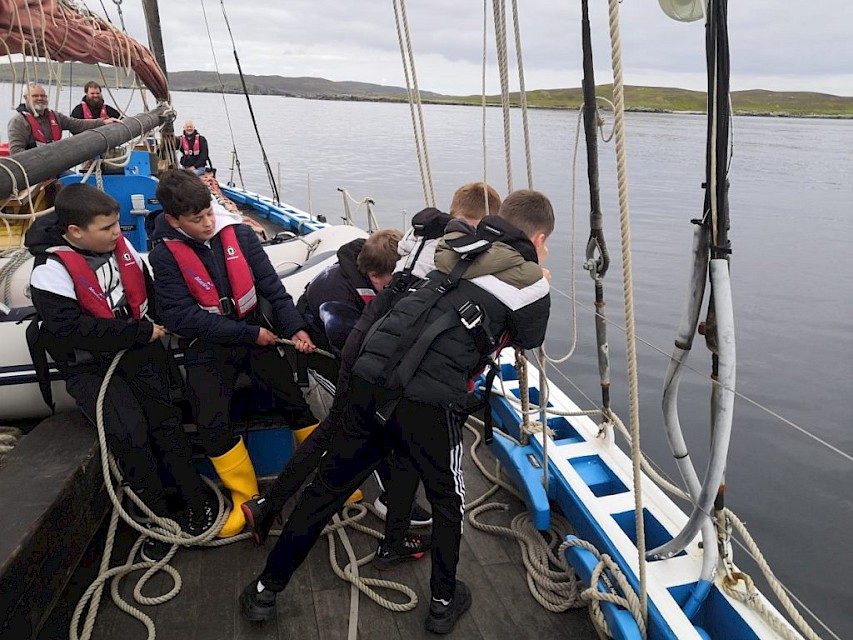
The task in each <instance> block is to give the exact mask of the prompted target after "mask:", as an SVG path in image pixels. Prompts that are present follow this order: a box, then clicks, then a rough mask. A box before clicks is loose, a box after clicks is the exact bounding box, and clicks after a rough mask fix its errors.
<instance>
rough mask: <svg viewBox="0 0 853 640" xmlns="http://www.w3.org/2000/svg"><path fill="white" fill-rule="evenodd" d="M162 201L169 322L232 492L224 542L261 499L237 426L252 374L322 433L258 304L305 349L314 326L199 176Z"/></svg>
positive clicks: (196, 414)
mask: <svg viewBox="0 0 853 640" xmlns="http://www.w3.org/2000/svg"><path fill="white" fill-rule="evenodd" d="M157 199H158V200H159V201H160V204H161V205H162V207H163V212H164V213H163V215H161V216H159V217H158V218H157V220H156V222H155V232H154V236H155V238H154V239H155V240H158V239H159V240H162V241H161V242H159V243H158V244H157V245H156V246H155V247H154V249H153V250H152V251H151V253H150V254H149V260H150V262H151V266H152V268H153V269H154V277H155V287H156V290H157V304H158V310H159V312H160V316H161V318H162V320H163V324H164V325H165V326H166V328H167V329H169V331H172V332H173V333H176V334H178V335H180V336H182V337H183V338H184V339H185V341H186V343H187V344H186V346H185V348H184V366H185V368H186V374H187V392H188V396H189V401H190V406H191V408H192V412H193V418H194V420H195V422H196V424H197V425H198V428H199V435H200V437H201V440H202V444H203V446H204V448H205V452H206V453H207V455H208V456H209V457H210V459H211V461H212V462H213V466H214V468H215V469H216V472H217V473H218V474H219V478H220V480H222V484H223V485H225V487H226V488H227V489H229V490H230V491H231V499H232V504H233V507H232V510H231V513H230V515H229V517H228V520H227V521H226V522H225V524H224V525H223V527H222V530H221V531H220V532H219V537H222V538H227V537H231V536H234V535H236V534H238V533H240V531H241V530H242V529H243V526H244V525H245V518H244V516H243V512H242V510H241V509H240V505H241V504H242V503H243V502H245V501H246V500H248V499H249V498H251V497H252V496H254V495H256V494H257V493H258V481H257V478H256V476H255V470H254V467H253V466H252V461H251V460H250V458H249V452H248V450H247V449H246V445H245V443H244V442H243V439H242V438H239V437H236V436H235V435H234V433H233V430H232V428H231V416H230V412H231V400H232V397H233V392H234V383H235V381H236V380H237V376H238V375H239V373H240V372H241V371H246V372H247V373H248V374H249V375H250V377H251V378H252V381H253V382H254V384H255V386H256V387H257V388H259V389H261V390H262V391H263V392H264V393H266V394H268V395H269V397H270V398H271V399H272V400H273V401H274V402H275V404H276V407H277V409H278V410H279V411H280V412H281V413H282V416H283V417H284V419H285V421H286V422H287V424H288V426H289V427H290V428H291V429H292V430H294V431H295V430H299V429H302V428H305V427H309V426H313V425H316V423H317V419H316V418H315V417H314V416H313V415H312V413H311V411H310V409H309V408H308V404H307V403H306V402H305V399H304V398H303V397H302V393H301V391H300V390H299V388H298V387H297V385H296V382H295V380H294V376H293V371H292V369H291V367H290V365H289V364H288V361H287V359H286V358H283V357H282V356H281V354H280V352H279V350H278V347H277V346H276V340H277V335H276V333H273V331H271V330H270V329H268V328H266V327H265V326H264V324H265V320H264V318H263V317H262V314H261V312H260V309H259V306H258V299H259V297H263V298H264V299H265V300H266V301H267V302H268V303H269V305H270V306H271V308H272V313H271V315H272V317H271V318H270V322H272V323H273V325H274V326H275V327H276V330H277V331H278V332H280V333H281V335H283V336H287V337H288V338H290V339H291V340H293V342H294V345H295V347H296V349H297V350H298V351H301V352H304V353H310V352H312V351H314V349H315V347H314V343H313V342H312V341H311V338H310V336H309V335H308V334H307V333H306V331H305V321H304V320H303V318H302V316H300V315H299V313H298V312H297V311H296V308H295V307H294V306H293V300H292V298H291V297H290V295H289V294H288V293H287V291H285V289H284V286H283V285H282V284H281V280H280V279H279V277H278V275H277V274H276V272H275V269H274V268H273V266H272V264H271V263H270V261H269V258H268V257H267V254H266V253H265V252H264V250H263V247H262V246H261V243H260V241H259V240H258V237H257V235H256V234H255V232H254V231H252V230H251V229H250V228H249V227H247V226H246V225H243V224H240V222H239V218H238V217H235V216H232V215H230V214H228V212H226V211H224V210H223V209H222V208H221V207H219V206H218V205H217V204H216V203H214V202H213V201H212V198H211V195H210V192H209V191H208V189H207V186H205V184H204V183H203V182H202V181H201V180H200V179H199V178H198V177H197V176H195V175H193V174H192V173H190V172H188V171H185V170H182V169H173V170H170V171H166V172H165V173H163V174H162V175H161V176H160V182H159V185H158V186H157Z"/></svg>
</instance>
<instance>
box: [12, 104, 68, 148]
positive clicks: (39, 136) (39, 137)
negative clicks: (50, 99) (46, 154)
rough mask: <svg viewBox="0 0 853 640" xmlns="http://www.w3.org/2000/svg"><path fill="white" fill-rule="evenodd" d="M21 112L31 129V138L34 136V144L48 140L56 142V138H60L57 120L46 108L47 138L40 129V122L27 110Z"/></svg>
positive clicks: (60, 133) (45, 142)
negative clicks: (48, 126) (48, 134)
mask: <svg viewBox="0 0 853 640" xmlns="http://www.w3.org/2000/svg"><path fill="white" fill-rule="evenodd" d="M21 114H22V115H23V116H24V117H25V118H26V119H27V122H28V123H29V124H30V129H32V131H33V138H35V141H36V145H40V144H47V143H48V142H56V141H57V140H61V139H62V127H60V126H59V121H58V120H57V119H56V114H55V113H54V112H53V111H51V110H50V109H48V110H47V111H45V114H47V119H48V122H49V123H50V137H51V139H50V140H48V139H47V138H45V137H44V131H42V130H41V124H39V121H38V120H36V117H35V116H34V115H33V114H31V113H30V112H29V111H22V112H21Z"/></svg>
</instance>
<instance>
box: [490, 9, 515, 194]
mask: <svg viewBox="0 0 853 640" xmlns="http://www.w3.org/2000/svg"><path fill="white" fill-rule="evenodd" d="M492 8H493V11H494V15H495V49H496V51H497V55H498V71H499V73H500V80H501V111H502V113H503V125H504V161H505V163H506V187H507V193H512V191H513V186H512V141H511V139H510V121H509V106H510V103H509V77H508V75H509V74H508V71H507V52H506V8H505V5H504V0H492Z"/></svg>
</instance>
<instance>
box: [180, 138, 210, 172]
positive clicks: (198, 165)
mask: <svg viewBox="0 0 853 640" xmlns="http://www.w3.org/2000/svg"><path fill="white" fill-rule="evenodd" d="M196 136H198V155H197V156H194V155H190V154H184V155H182V156H181V166H182V167H184V168H185V169H204V165H206V164H207V160H208V155H207V154H208V152H207V138H205V137H204V136H203V135H201V134H200V133H199V132H198V131H196V132H195V133H194V134H192V135H191V136H181V137H180V138H179V139H178V151H180V152H181V153H184V152H183V146H181V141H182V140H183V139H184V138H186V139H187V144H188V145H189V147H190V149H192V148H193V146H194V145H195V139H196Z"/></svg>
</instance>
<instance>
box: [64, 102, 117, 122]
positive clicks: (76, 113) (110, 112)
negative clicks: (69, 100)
mask: <svg viewBox="0 0 853 640" xmlns="http://www.w3.org/2000/svg"><path fill="white" fill-rule="evenodd" d="M84 100H85V98H84ZM82 102H83V100H81V101H80V103H78V104H77V106H76V107H74V109H72V110H71V117H72V118H79V119H80V120H84V119H85V116H84V115H83V105H82ZM105 106H106V107H107V117H108V118H121V113H120V112H119V110H118V109H116V108H115V107H111V106H110V105H105ZM89 109H90V110H91V112H92V117H93V119H98V118H99V117H100V113H101V108H100V107H98V108H97V109H92V105H89Z"/></svg>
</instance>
